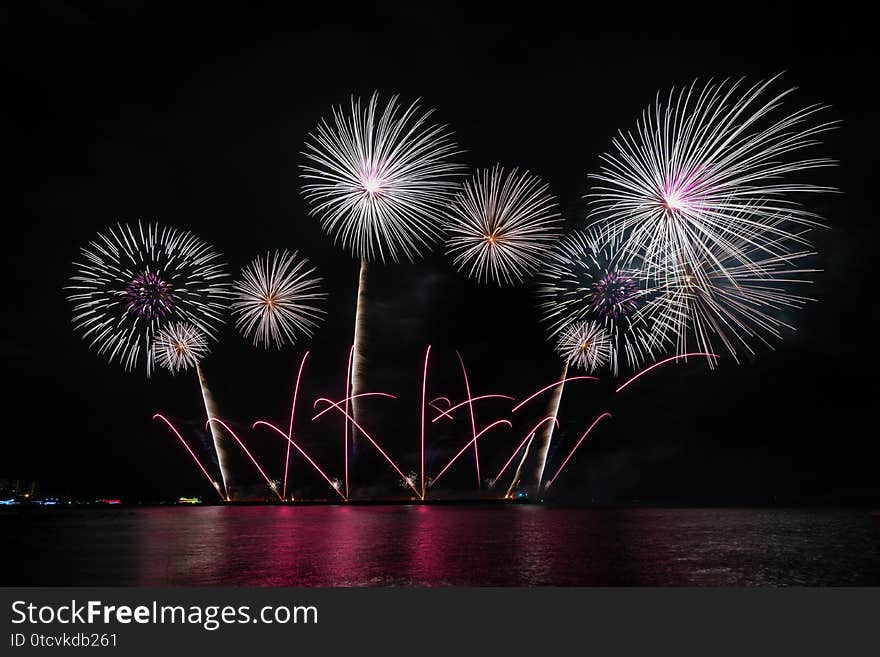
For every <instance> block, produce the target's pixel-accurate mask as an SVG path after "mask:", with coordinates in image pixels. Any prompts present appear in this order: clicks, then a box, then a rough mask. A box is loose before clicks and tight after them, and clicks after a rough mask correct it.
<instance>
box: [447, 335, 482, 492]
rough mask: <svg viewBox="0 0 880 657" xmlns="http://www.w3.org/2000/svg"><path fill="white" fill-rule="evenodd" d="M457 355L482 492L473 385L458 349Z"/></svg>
mask: <svg viewBox="0 0 880 657" xmlns="http://www.w3.org/2000/svg"><path fill="white" fill-rule="evenodd" d="M455 355H456V356H458V362H459V363H461V374H462V376H463V377H464V387H465V392H467V405H468V409H469V410H470V415H471V436H473V443H474V464H475V465H476V467H477V490H480V488H481V484H482V479H481V478H480V450H479V449H478V448H477V421H476V419H475V418H474V403H473V401H471V400H472V396H471V384H470V383H469V382H468V375H467V370H466V369H465V368H464V359H463V358H462V357H461V354H460V353H459V352H458V350H457V349H456V351H455ZM481 433H482V432H481ZM447 467H449V466H447Z"/></svg>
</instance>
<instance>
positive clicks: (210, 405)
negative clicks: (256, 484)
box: [196, 363, 230, 502]
mask: <svg viewBox="0 0 880 657" xmlns="http://www.w3.org/2000/svg"><path fill="white" fill-rule="evenodd" d="M196 374H197V375H198V377H199V387H200V388H201V390H202V400H203V401H204V404H205V413H206V414H207V417H208V424H207V427H208V430H209V431H210V432H211V440H212V441H213V443H214V454H215V455H216V457H217V465H218V466H219V467H220V480H221V481H222V482H223V492H224V494H225V495H226V501H227V502H228V501H229V499H230V498H229V481H230V479H229V469H228V467H227V466H228V459H229V454H228V453H227V451H226V445H225V441H224V440H223V438H222V437H221V436H220V432H219V431H217V429H216V428H215V427H214V425H213V424H211V420H212V419H213V418H215V417H217V407H216V405H215V404H214V397H213V395H212V394H211V391H210V390H209V389H208V382H207V381H206V380H205V374H204V373H203V372H202V367H201V365H199V364H198V363H196Z"/></svg>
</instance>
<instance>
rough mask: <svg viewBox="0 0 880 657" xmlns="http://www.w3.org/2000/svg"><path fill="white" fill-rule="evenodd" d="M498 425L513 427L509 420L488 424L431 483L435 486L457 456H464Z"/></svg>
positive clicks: (456, 456)
mask: <svg viewBox="0 0 880 657" xmlns="http://www.w3.org/2000/svg"><path fill="white" fill-rule="evenodd" d="M499 424H506V425H507V428H508V429H509V428H511V427H512V426H513V425H512V424H511V423H510V420H495V422H493V423H492V424H490V425H489V426H488V427H486V428H485V429H483V430H482V431H480V433H478V434H475V435H474V437H473V438H471V439H470V440H469V441H468V443H467V444H466V445H465V446H464V447H462V448H461V449H460V450H459V451H458V454H456V455H455V456H453V457H452V460H451V461H449V463H447V464H446V467H444V468H443V469H442V470H441V471H440V473H439V474H438V475H437V476H436V477H434V481H433V482H432V483H434V484H436V483H437V480H438V479H440V477H442V476H443V473H444V472H446V471H447V470H448V469H449V467H450V466H451V465H452V464H453V463H455V462H456V461H457V460H458V457H459V456H461V455H462V454H464V452H465V450H467V448H468V447H470V446H471V445H475V444H476V443H477V441H478V440H479V439H480V438H481V437H482V436H483V434H485V433H487V432H488V431H489V430H490V429H492V428H494V427H497V426H498V425H499Z"/></svg>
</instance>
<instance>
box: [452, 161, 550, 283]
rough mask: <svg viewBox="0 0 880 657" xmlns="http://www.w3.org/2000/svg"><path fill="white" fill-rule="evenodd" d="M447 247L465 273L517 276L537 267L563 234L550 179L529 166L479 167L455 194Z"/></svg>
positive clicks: (501, 278) (484, 277) (487, 277)
mask: <svg viewBox="0 0 880 657" xmlns="http://www.w3.org/2000/svg"><path fill="white" fill-rule="evenodd" d="M446 229H447V232H448V234H449V236H448V238H447V241H446V252H447V254H449V255H451V256H452V263H453V265H454V266H455V267H456V268H457V269H458V270H459V271H463V272H465V273H466V274H467V275H468V276H469V277H470V278H474V279H476V280H478V281H480V282H489V281H492V282H495V283H497V284H499V285H501V284H508V285H512V284H515V283H519V282H522V281H523V279H525V278H526V277H527V276H529V275H531V274H533V273H534V272H535V271H536V270H537V269H538V267H540V265H541V263H542V261H543V259H544V257H545V256H546V255H547V252H548V251H549V250H550V248H551V247H552V245H553V243H554V242H556V240H557V239H559V237H560V235H561V234H562V216H561V215H560V213H559V208H558V205H557V203H556V198H555V197H554V196H553V195H552V194H551V193H550V191H549V185H547V184H546V183H544V182H542V181H541V179H540V178H538V177H537V176H534V175H531V174H530V173H529V172H528V171H523V172H522V173H520V172H519V171H517V169H513V170H512V171H511V172H510V173H508V174H505V172H504V169H503V168H501V166H500V165H496V166H495V167H494V168H493V169H492V170H491V171H490V170H488V169H486V170H483V171H478V172H477V175H476V176H474V177H473V178H472V179H470V180H468V181H466V182H465V183H464V185H463V187H462V190H461V191H460V192H459V193H458V194H457V195H456V196H455V199H454V200H453V202H452V205H451V207H450V210H449V218H448V220H447V222H446Z"/></svg>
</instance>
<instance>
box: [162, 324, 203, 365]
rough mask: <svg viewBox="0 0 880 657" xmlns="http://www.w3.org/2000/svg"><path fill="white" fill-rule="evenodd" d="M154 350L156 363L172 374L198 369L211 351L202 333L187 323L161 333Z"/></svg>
mask: <svg viewBox="0 0 880 657" xmlns="http://www.w3.org/2000/svg"><path fill="white" fill-rule="evenodd" d="M153 350H154V352H155V353H154V356H153V357H154V359H155V361H156V362H157V363H158V364H159V365H161V366H162V367H164V368H166V369H168V370H169V371H170V372H171V373H172V374H177V373H178V372H182V371H184V370H188V369H189V368H191V367H196V366H197V365H198V364H199V362H200V361H201V360H202V359H203V358H204V357H205V356H207V355H208V351H209V349H208V341H207V340H206V339H205V336H204V335H203V334H202V332H201V331H200V330H199V329H197V328H196V327H195V326H193V325H192V324H187V323H186V322H174V323H173V324H169V325H168V326H166V327H165V328H163V329H162V330H161V331H159V333H158V335H157V336H156V339H155V341H154V342H153Z"/></svg>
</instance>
